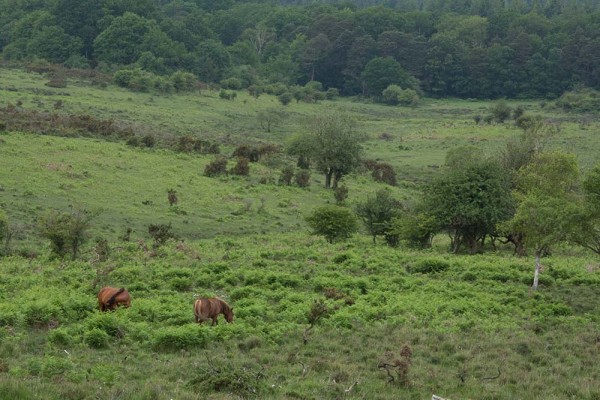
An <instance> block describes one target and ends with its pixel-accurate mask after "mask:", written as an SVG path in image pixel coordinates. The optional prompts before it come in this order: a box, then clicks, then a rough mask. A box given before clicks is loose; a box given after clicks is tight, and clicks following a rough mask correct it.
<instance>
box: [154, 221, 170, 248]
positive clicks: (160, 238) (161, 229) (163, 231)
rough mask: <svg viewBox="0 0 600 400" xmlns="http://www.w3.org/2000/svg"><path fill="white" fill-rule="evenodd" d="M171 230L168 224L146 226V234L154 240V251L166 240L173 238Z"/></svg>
mask: <svg viewBox="0 0 600 400" xmlns="http://www.w3.org/2000/svg"><path fill="white" fill-rule="evenodd" d="M171 228H172V227H171V223H170V222H169V223H168V224H150V225H148V234H150V236H151V237H152V239H154V243H153V247H154V248H155V249H156V248H158V247H160V246H162V245H163V244H165V243H166V242H167V240H169V239H174V238H175V234H174V233H173V231H172V229H171Z"/></svg>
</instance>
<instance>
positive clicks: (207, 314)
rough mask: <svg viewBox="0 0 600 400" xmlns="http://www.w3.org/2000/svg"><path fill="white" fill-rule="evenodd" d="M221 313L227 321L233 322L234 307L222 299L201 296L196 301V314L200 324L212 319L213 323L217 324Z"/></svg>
mask: <svg viewBox="0 0 600 400" xmlns="http://www.w3.org/2000/svg"><path fill="white" fill-rule="evenodd" d="M219 314H223V315H224V316H225V320H226V321H227V322H233V308H231V307H229V304H227V303H225V302H224V301H223V300H221V299H218V298H216V297H211V298H209V299H207V298H201V299H198V300H196V302H195V303H194V316H195V317H196V322H198V323H199V324H201V323H203V322H204V321H208V320H209V319H212V324H211V325H216V324H217V317H218V316H219Z"/></svg>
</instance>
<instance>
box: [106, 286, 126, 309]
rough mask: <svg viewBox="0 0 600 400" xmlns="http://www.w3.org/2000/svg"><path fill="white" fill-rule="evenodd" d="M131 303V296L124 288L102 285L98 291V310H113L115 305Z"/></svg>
mask: <svg viewBox="0 0 600 400" xmlns="http://www.w3.org/2000/svg"><path fill="white" fill-rule="evenodd" d="M120 305H123V306H125V307H129V306H130V305H131V296H130V295H129V292H128V291H127V290H125V288H120V289H117V288H114V287H110V286H106V287H103V288H102V289H100V291H99V292H98V306H99V307H100V311H107V310H114V309H115V308H117V306H120Z"/></svg>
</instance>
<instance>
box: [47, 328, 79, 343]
mask: <svg viewBox="0 0 600 400" xmlns="http://www.w3.org/2000/svg"><path fill="white" fill-rule="evenodd" d="M48 341H49V342H50V343H52V344H54V345H56V346H69V345H70V344H71V343H72V342H73V338H72V337H71V335H70V334H69V332H68V331H67V330H66V329H62V328H58V329H53V330H51V331H50V332H49V333H48Z"/></svg>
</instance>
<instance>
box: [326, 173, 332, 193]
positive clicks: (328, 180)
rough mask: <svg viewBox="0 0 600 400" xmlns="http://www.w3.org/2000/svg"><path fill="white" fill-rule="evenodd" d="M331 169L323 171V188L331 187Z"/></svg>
mask: <svg viewBox="0 0 600 400" xmlns="http://www.w3.org/2000/svg"><path fill="white" fill-rule="evenodd" d="M331 175H332V172H331V170H328V171H327V172H325V189H329V188H330V187H331Z"/></svg>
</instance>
